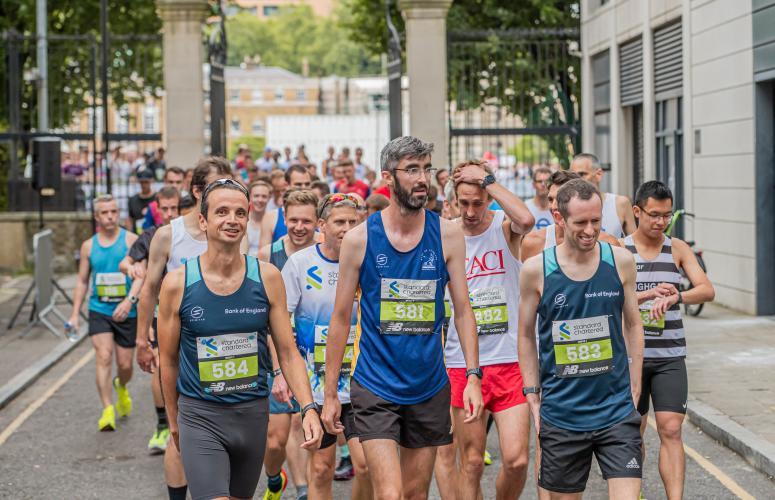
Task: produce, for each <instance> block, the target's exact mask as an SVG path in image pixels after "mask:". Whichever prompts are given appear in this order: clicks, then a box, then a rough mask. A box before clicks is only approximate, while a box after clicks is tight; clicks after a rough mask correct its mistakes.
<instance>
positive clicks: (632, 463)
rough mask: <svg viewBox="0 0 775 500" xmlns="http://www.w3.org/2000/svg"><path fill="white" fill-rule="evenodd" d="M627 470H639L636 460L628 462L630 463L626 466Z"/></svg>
mask: <svg viewBox="0 0 775 500" xmlns="http://www.w3.org/2000/svg"><path fill="white" fill-rule="evenodd" d="M627 468H628V469H640V464H639V463H638V460H637V459H635V458H633V459H632V460H630V462H629V463H628V464H627Z"/></svg>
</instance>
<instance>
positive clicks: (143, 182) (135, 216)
mask: <svg viewBox="0 0 775 500" xmlns="http://www.w3.org/2000/svg"><path fill="white" fill-rule="evenodd" d="M135 177H136V178H137V183H138V184H140V192H139V193H137V194H134V195H132V196H130V197H129V200H127V218H126V222H124V224H125V225H126V228H127V230H128V231H130V232H133V233H137V234H140V233H142V232H143V221H144V220H145V213H146V211H147V210H148V205H150V204H151V202H152V201H153V200H154V195H155V194H156V193H154V192H153V181H154V180H155V179H156V178H155V176H154V174H153V170H151V169H150V168H147V167H141V168H140V169H139V170H138V171H137V173H136V174H135Z"/></svg>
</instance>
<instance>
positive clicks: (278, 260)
mask: <svg viewBox="0 0 775 500" xmlns="http://www.w3.org/2000/svg"><path fill="white" fill-rule="evenodd" d="M269 262H270V263H271V264H274V266H275V267H277V269H279V270H280V271H282V270H283V268H284V267H285V263H286V262H288V254H287V253H286V252H285V241H283V240H277V241H275V242H274V243H272V252H271V253H270V254H269Z"/></svg>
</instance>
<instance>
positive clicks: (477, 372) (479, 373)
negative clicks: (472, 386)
mask: <svg viewBox="0 0 775 500" xmlns="http://www.w3.org/2000/svg"><path fill="white" fill-rule="evenodd" d="M471 375H476V376H477V377H479V380H482V376H483V374H482V369H481V368H469V369H468V370H466V380H467V379H468V377H470V376H471Z"/></svg>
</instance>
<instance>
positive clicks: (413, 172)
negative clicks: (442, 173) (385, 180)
mask: <svg viewBox="0 0 775 500" xmlns="http://www.w3.org/2000/svg"><path fill="white" fill-rule="evenodd" d="M395 170H400V171H401V172H406V175H408V176H409V177H419V176H420V174H422V175H424V176H426V177H429V176H432V175H434V174H435V173H436V171H437V170H438V168H436V167H427V168H420V167H409V168H396V169H395Z"/></svg>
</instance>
